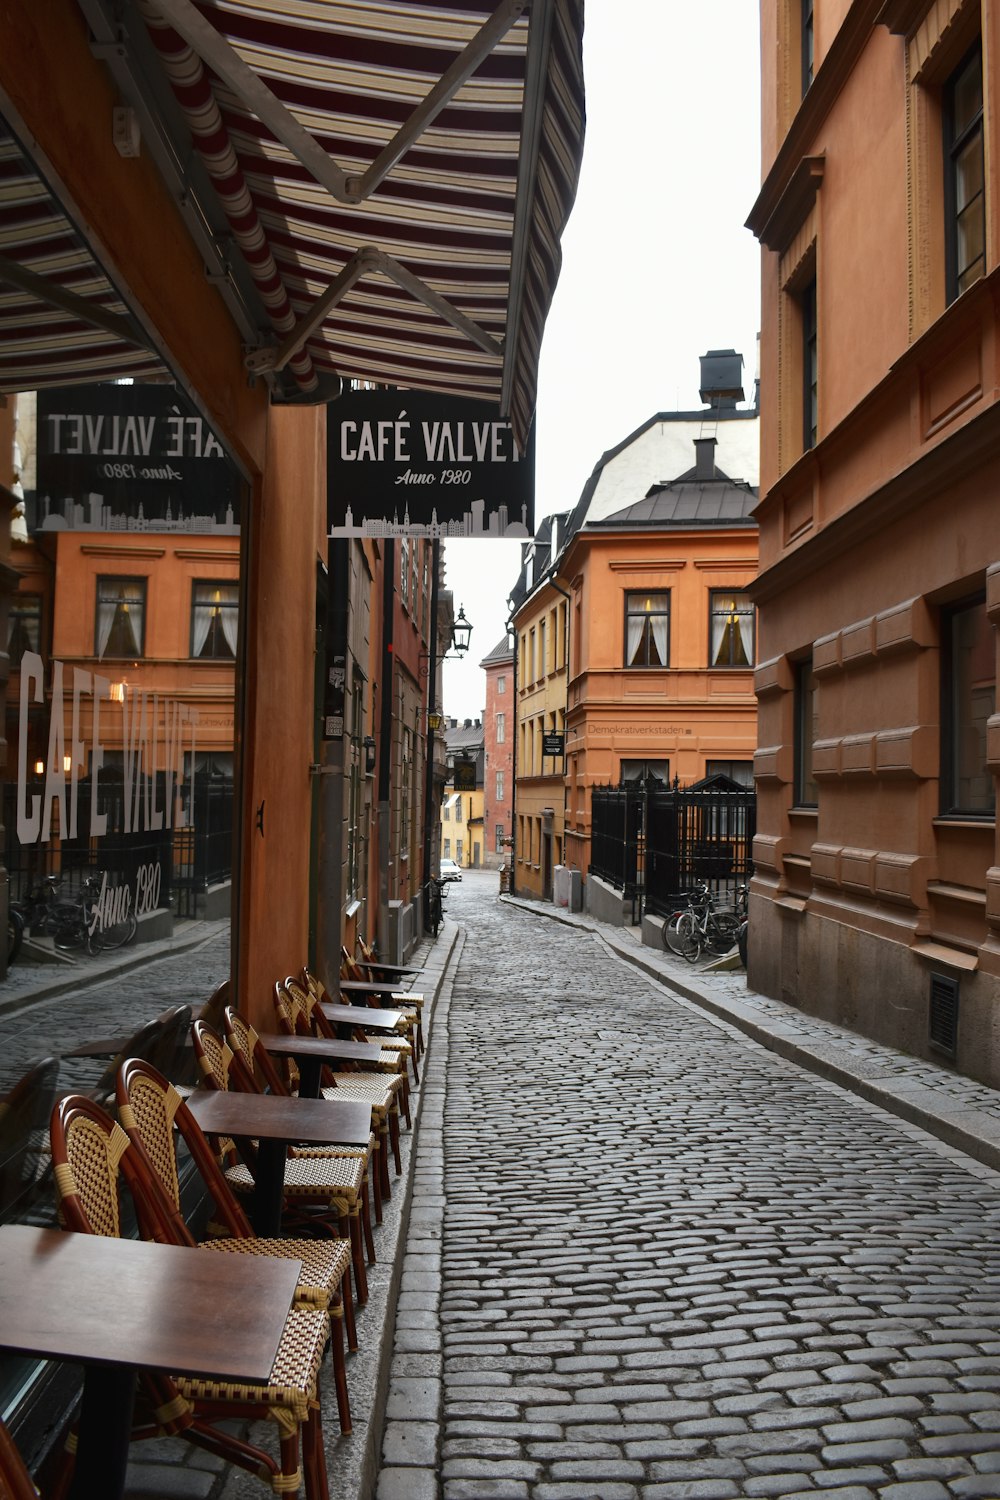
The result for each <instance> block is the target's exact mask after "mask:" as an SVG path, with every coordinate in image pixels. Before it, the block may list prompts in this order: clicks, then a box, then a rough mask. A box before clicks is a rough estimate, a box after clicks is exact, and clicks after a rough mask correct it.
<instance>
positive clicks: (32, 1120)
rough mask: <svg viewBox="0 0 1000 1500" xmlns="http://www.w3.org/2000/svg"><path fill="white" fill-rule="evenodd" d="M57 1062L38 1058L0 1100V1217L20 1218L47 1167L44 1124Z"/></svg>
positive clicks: (53, 1090) (36, 1195) (49, 1109)
mask: <svg viewBox="0 0 1000 1500" xmlns="http://www.w3.org/2000/svg"><path fill="white" fill-rule="evenodd" d="M58 1076H59V1060H58V1058H55V1057H44V1058H42V1059H41V1061H39V1062H36V1063H35V1064H34V1065H33V1066H32V1067H30V1068H29V1069H28V1071H27V1073H25V1074H24V1076H23V1077H21V1078H19V1079H18V1081H17V1082H16V1083H15V1084H14V1087H13V1088H12V1089H11V1090H10V1092H9V1093H7V1094H5V1095H4V1097H3V1098H2V1099H0V1218H2V1219H3V1220H12V1219H17V1218H22V1217H24V1216H25V1215H26V1214H28V1213H29V1212H30V1210H31V1209H32V1207H33V1206H34V1204H35V1203H36V1202H37V1201H38V1199H39V1197H40V1196H41V1194H42V1192H43V1191H46V1190H47V1177H48V1173H49V1170H50V1167H51V1160H50V1158H49V1152H48V1124H49V1116H50V1114H51V1113H52V1105H53V1103H54V1101H55V1095H56V1081H57V1079H58Z"/></svg>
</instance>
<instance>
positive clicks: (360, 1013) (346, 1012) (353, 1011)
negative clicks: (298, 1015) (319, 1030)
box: [320, 1000, 406, 1031]
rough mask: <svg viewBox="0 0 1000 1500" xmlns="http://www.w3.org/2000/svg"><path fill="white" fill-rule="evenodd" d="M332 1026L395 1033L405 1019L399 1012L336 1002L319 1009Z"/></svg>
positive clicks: (401, 1012) (403, 1013) (402, 1012)
mask: <svg viewBox="0 0 1000 1500" xmlns="http://www.w3.org/2000/svg"><path fill="white" fill-rule="evenodd" d="M320 1009H321V1010H322V1012H323V1014H324V1016H326V1019H327V1020H328V1021H329V1022H330V1024H331V1025H332V1026H368V1027H369V1028H370V1029H371V1030H372V1031H395V1030H396V1027H397V1026H398V1025H399V1023H400V1021H404V1020H405V1019H406V1013H405V1012H404V1011H401V1010H375V1008H374V1007H373V1006H371V1005H338V1004H337V1002H336V1000H333V1001H331V1002H330V1003H329V1004H327V1005H323V1006H321V1007H320Z"/></svg>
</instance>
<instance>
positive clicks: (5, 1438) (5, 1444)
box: [0, 1421, 38, 1500]
mask: <svg viewBox="0 0 1000 1500" xmlns="http://www.w3.org/2000/svg"><path fill="white" fill-rule="evenodd" d="M0 1496H3V1500H38V1491H37V1489H36V1488H35V1482H34V1480H33V1479H32V1477H31V1475H30V1474H29V1473H28V1470H27V1466H26V1465H25V1462H24V1459H23V1458H22V1457H21V1455H20V1453H19V1452H18V1450H17V1447H16V1445H15V1443H14V1439H13V1438H12V1437H11V1435H10V1433H9V1432H8V1430H7V1427H6V1425H5V1424H4V1423H3V1422H2V1421H0Z"/></svg>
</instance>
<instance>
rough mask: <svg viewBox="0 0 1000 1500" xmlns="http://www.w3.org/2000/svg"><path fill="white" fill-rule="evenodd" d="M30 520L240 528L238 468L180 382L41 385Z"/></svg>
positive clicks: (43, 526) (110, 527)
mask: <svg viewBox="0 0 1000 1500" xmlns="http://www.w3.org/2000/svg"><path fill="white" fill-rule="evenodd" d="M26 520H27V523H28V529H29V530H38V531H161V532H162V531H180V532H192V533H204V532H218V531H223V532H232V533H236V532H238V531H239V475H238V474H237V472H236V470H235V468H234V467H233V465H232V463H231V462H230V460H229V459H228V458H227V456H226V454H225V452H224V450H223V448H222V446H221V444H220V443H219V440H218V438H217V437H216V436H215V434H214V433H213V432H212V429H211V428H210V427H209V425H208V423H207V422H206V421H205V419H204V417H202V416H200V415H199V414H198V412H196V411H195V409H194V408H193V407H192V405H191V403H190V401H188V400H187V398H186V397H185V396H183V395H182V394H181V392H180V391H179V390H177V389H176V388H175V387H174V386H172V385H102V384H97V385H77V386H61V387H59V388H58V389H54V390H42V391H39V392H38V459H37V471H36V480H35V494H34V497H33V501H31V502H30V503H29V505H28V507H27V516H26Z"/></svg>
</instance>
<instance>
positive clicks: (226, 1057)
mask: <svg viewBox="0 0 1000 1500" xmlns="http://www.w3.org/2000/svg"><path fill="white" fill-rule="evenodd" d="M191 1034H192V1037H193V1039H194V1050H195V1056H196V1057H197V1059H198V1064H199V1066H200V1068H201V1072H202V1078H203V1080H204V1082H205V1085H206V1087H208V1088H213V1089H219V1090H220V1091H223V1092H224V1091H225V1090H226V1089H229V1088H235V1089H239V1090H241V1091H242V1092H244V1093H250V1094H253V1093H258V1092H260V1090H259V1089H258V1087H257V1084H256V1082H255V1081H254V1078H253V1075H252V1073H250V1072H249V1070H248V1069H247V1068H246V1066H245V1064H244V1063H243V1060H242V1058H241V1057H240V1056H239V1054H238V1053H234V1052H233V1049H232V1048H231V1047H230V1045H229V1043H228V1042H227V1041H226V1040H225V1038H224V1037H221V1036H220V1035H219V1033H218V1032H217V1031H213V1029H212V1027H211V1026H208V1025H207V1024H206V1023H205V1022H204V1021H194V1022H192V1024H191ZM252 1149H253V1148H252V1144H250V1145H249V1146H248V1147H243V1146H241V1153H242V1152H243V1151H244V1150H248V1151H249V1152H251V1153H252ZM255 1164H256V1163H255V1161H254V1159H253V1157H252V1155H251V1156H250V1160H241V1161H237V1162H232V1163H231V1164H229V1165H227V1166H226V1167H225V1168H224V1169H223V1170H224V1174H225V1178H226V1181H227V1182H228V1184H229V1186H230V1188H231V1189H232V1191H233V1192H234V1193H237V1194H243V1195H249V1194H250V1193H252V1192H253V1190H254V1167H255ZM364 1174H365V1164H364V1161H363V1160H362V1159H361V1158H360V1157H351V1156H337V1157H323V1156H294V1157H293V1156H289V1158H288V1160H287V1161H286V1162H285V1183H284V1200H285V1218H286V1221H288V1223H289V1227H294V1226H295V1225H298V1226H299V1227H302V1228H306V1229H308V1230H315V1229H322V1228H323V1227H324V1226H328V1225H329V1220H330V1217H331V1215H332V1216H333V1217H334V1218H335V1220H336V1224H337V1232H338V1233H339V1234H341V1235H342V1236H344V1237H345V1238H349V1239H350V1242H351V1260H352V1264H353V1266H354V1286H355V1292H356V1294H357V1299H358V1302H359V1303H363V1302H367V1301H368V1274H367V1271H366V1269H365V1247H364V1244H363V1243H362V1232H361V1198H362V1195H363V1185H364Z"/></svg>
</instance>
